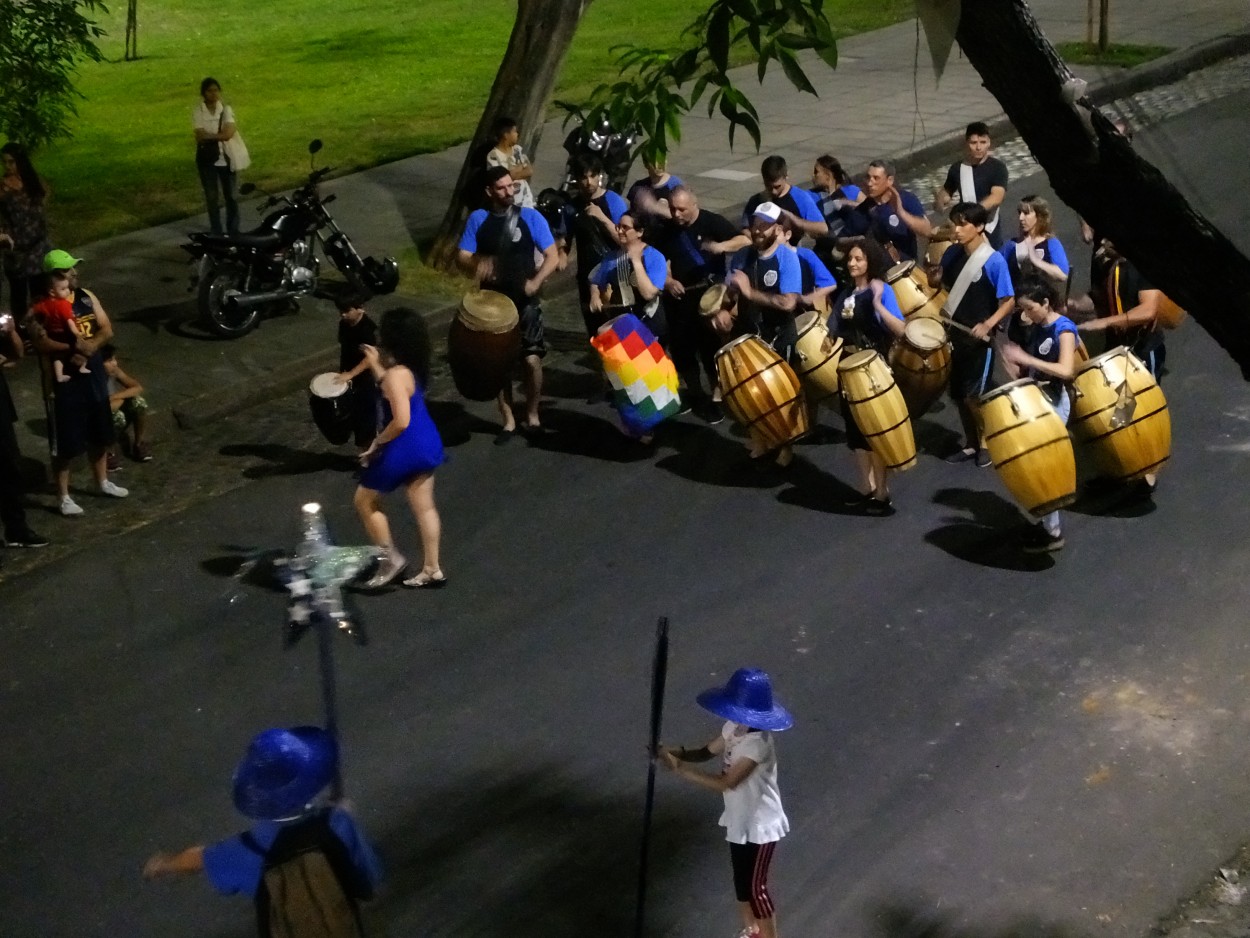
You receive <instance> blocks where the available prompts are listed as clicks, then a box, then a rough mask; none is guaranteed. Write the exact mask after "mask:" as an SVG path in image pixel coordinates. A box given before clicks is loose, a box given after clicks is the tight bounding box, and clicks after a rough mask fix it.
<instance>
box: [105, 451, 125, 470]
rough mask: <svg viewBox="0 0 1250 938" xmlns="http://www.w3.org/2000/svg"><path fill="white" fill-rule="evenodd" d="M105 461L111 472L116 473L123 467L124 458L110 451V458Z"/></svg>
mask: <svg viewBox="0 0 1250 938" xmlns="http://www.w3.org/2000/svg"><path fill="white" fill-rule="evenodd" d="M105 461H106V463H107V465H108V471H109V472H116V471H117V470H118V469H120V468H121V467H122V458H121V457H120V456H118V455H117V454H116V453H114V452H113V451H111V450H110V451H109V454H108V457H107V458H106V460H105Z"/></svg>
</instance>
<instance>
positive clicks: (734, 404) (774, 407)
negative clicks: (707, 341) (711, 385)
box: [716, 335, 808, 449]
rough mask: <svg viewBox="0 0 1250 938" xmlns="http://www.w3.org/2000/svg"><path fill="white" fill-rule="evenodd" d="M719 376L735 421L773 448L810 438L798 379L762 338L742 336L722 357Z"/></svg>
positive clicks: (719, 356)
mask: <svg viewBox="0 0 1250 938" xmlns="http://www.w3.org/2000/svg"><path fill="white" fill-rule="evenodd" d="M716 374H717V378H718V380H719V383H720V390H721V402H722V403H723V404H724V405H725V408H726V409H727V410H728V411H729V413H730V416H732V417H733V418H734V420H736V421H738V423H740V424H742V426H743V427H744V428H746V430H747V432H748V433H750V434H751V435H752V436H754V437H755V438H756V439H758V440H759V441H760V442H761V443H763V444H764V445H765V446H766V447H767V448H769V449H777V448H779V447H781V446H785V445H786V444H787V443H792V442H794V441H795V440H797V439H798V438H799V437H801V436H804V435H805V434H806V433H807V432H808V420H807V402H806V400H805V399H804V397H803V387H802V385H800V384H799V378H798V375H796V374H795V373H794V369H792V368H791V367H790V366H789V365H787V364H786V363H785V361H784V360H782V358H781V356H780V355H778V354H777V353H776V352H775V351H773V350H772V349H771V348H770V347H769V346H768V345H767V343H765V342H764V340H763V339H761V338H760V337H759V336H754V335H744V336H739V337H738V338H736V339H734V340H732V341H731V342H729V343H728V344H727V345H726V346H725V347H724V348H722V349H721V350H720V351H719V352H717V353H716Z"/></svg>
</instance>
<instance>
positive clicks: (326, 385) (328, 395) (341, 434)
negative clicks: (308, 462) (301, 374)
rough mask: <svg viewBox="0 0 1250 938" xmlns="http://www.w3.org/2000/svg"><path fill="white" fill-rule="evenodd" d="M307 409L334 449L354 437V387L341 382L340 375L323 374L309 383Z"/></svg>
mask: <svg viewBox="0 0 1250 938" xmlns="http://www.w3.org/2000/svg"><path fill="white" fill-rule="evenodd" d="M308 409H309V410H311V411H312V419H313V423H314V424H315V425H316V427H317V429H318V430H320V431H321V435H322V436H324V437H325V438H326V439H327V440H328V441H329V442H331V443H333V444H334V445H335V446H339V445H341V444H343V443H346V442H347V440H348V438H349V437H350V436H351V435H352V386H351V385H350V384H348V383H347V382H346V381H340V380H339V376H338V373H337V372H334V371H327V372H323V373H322V374H319V375H317V376H316V377H315V378H313V379H312V380H311V381H310V382H308Z"/></svg>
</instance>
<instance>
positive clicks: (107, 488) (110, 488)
mask: <svg viewBox="0 0 1250 938" xmlns="http://www.w3.org/2000/svg"><path fill="white" fill-rule="evenodd" d="M100 494H101V495H111V496H112V497H113V498H125V497H126V496H127V495H129V494H130V489H124V488H122V487H121V486H120V485H118V484H117V483H116V482H114V481H113V480H112V479H105V480H104V481H103V482H101V483H100Z"/></svg>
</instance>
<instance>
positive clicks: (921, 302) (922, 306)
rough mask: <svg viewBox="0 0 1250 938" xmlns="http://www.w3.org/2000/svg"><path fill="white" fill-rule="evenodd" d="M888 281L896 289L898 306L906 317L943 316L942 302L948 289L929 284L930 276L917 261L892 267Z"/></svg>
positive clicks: (887, 275) (903, 262)
mask: <svg viewBox="0 0 1250 938" xmlns="http://www.w3.org/2000/svg"><path fill="white" fill-rule="evenodd" d="M885 279H886V282H887V283H888V284H889V285H890V289H892V290H893V291H894V298H895V299H896V300H898V308H899V310H900V311H901V312H902V314H903V317H904V318H905V319H911V318H912V317H913V316H922V317H924V318H927V319H941V318H942V304H944V303H945V302H946V291H945V290H943V289H940V288H939V289H936V290H935V289H934V288H933V287H931V286H929V278H928V276H927V275H926V274H925V272H924V271H923V270H921V269H920V268H919V267H917V266H916V262H915V261H902V262H901V263H898V264H895V265H894V266H893V267H891V268H890V270H889V272H888V273H887V274H886V275H885Z"/></svg>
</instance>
